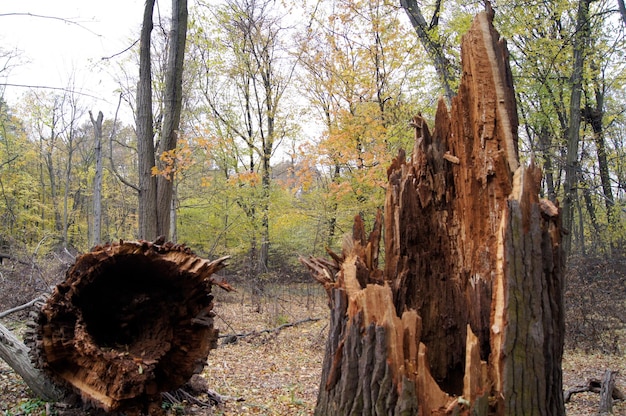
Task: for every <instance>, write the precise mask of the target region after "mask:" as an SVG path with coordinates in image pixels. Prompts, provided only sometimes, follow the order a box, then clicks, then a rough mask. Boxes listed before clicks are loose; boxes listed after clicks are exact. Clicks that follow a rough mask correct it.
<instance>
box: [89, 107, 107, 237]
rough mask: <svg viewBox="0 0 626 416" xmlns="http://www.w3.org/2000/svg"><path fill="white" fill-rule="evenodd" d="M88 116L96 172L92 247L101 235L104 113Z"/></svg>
mask: <svg viewBox="0 0 626 416" xmlns="http://www.w3.org/2000/svg"><path fill="white" fill-rule="evenodd" d="M89 118H90V119H91V124H92V125H93V132H94V140H95V147H94V149H95V159H96V172H95V175H94V179H93V220H92V221H93V225H92V228H91V240H90V245H91V246H92V247H93V246H95V245H97V244H100V238H101V236H102V230H101V228H102V120H103V119H104V114H102V111H99V112H98V117H97V118H95V119H94V117H93V114H92V113H91V111H90V112H89Z"/></svg>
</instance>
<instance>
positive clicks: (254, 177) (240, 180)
mask: <svg viewBox="0 0 626 416" xmlns="http://www.w3.org/2000/svg"><path fill="white" fill-rule="evenodd" d="M228 183H229V184H231V185H242V184H245V185H249V186H252V187H254V186H257V185H259V184H260V183H261V175H259V174H258V173H257V172H249V171H246V172H239V173H237V174H236V175H232V176H231V177H230V178H229V179H228Z"/></svg>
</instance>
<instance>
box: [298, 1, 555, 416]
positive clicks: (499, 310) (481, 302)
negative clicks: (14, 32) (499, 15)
mask: <svg viewBox="0 0 626 416" xmlns="http://www.w3.org/2000/svg"><path fill="white" fill-rule="evenodd" d="M491 19H492V16H491V15H490V14H488V13H481V14H479V15H478V16H477V17H476V18H475V20H474V22H473V24H472V27H471V29H470V31H469V32H468V33H467V34H466V35H465V36H464V37H463V40H462V46H461V54H462V66H463V77H462V79H461V84H460V87H459V91H458V94H457V95H456V96H455V97H454V98H453V99H452V105H451V108H450V109H448V108H447V107H446V104H445V102H444V101H443V100H440V101H439V106H438V109H437V114H436V118H435V126H434V131H433V133H432V134H431V132H430V129H429V128H428V126H427V123H426V121H425V120H424V119H423V118H422V117H421V116H417V117H415V119H414V120H413V127H414V128H415V144H414V148H413V154H412V157H411V159H410V160H407V158H406V156H405V153H404V151H401V152H400V153H399V154H398V156H397V157H396V158H395V159H394V161H393V163H392V165H391V166H390V167H389V169H388V171H387V174H388V180H389V184H388V187H387V194H386V201H385V207H384V210H385V213H384V220H383V215H382V213H379V214H378V216H377V220H376V222H375V224H374V227H373V230H372V232H371V233H370V234H369V235H367V234H366V232H365V227H364V224H363V222H362V220H361V218H360V217H358V216H357V217H356V218H355V223H354V228H353V233H352V237H351V238H348V239H347V240H346V241H345V243H344V247H343V250H342V253H341V254H335V253H330V254H331V257H332V260H330V261H329V260H325V259H315V258H309V259H302V261H303V263H305V265H307V266H308V267H309V268H310V270H311V271H312V272H313V275H314V277H315V278H316V279H317V280H318V281H320V282H321V283H322V284H324V286H325V287H326V289H327V292H328V294H329V306H330V309H331V324H330V330H329V337H328V343H327V346H326V355H325V358H324V363H323V372H322V381H321V384H320V390H319V395H318V401H317V407H316V411H315V414H317V415H330V414H332V415H378V414H391V415H405V414H406V415H414V414H417V415H424V416H426V415H445V414H459V412H461V414H465V413H463V412H468V411H469V414H472V415H534V414H539V415H562V414H564V404H563V393H562V371H561V358H562V353H563V336H564V318H563V255H562V249H561V245H560V243H561V230H560V213H559V210H558V208H557V207H556V206H555V205H554V204H553V203H551V202H550V201H548V200H540V199H539V197H538V194H539V184H540V179H541V172H540V169H539V168H537V167H536V166H534V165H532V164H531V165H530V166H527V167H525V166H520V163H519V160H518V149H517V123H518V121H517V112H516V106H515V94H514V90H513V84H512V76H511V72H510V68H509V66H508V52H507V50H506V45H505V43H504V41H503V40H501V39H500V37H499V34H498V33H497V32H496V31H495V30H494V29H493V26H492V24H491ZM383 233H384V235H385V242H384V247H385V267H384V269H380V268H379V267H378V256H379V247H380V245H381V241H380V239H381V235H382V234H383Z"/></svg>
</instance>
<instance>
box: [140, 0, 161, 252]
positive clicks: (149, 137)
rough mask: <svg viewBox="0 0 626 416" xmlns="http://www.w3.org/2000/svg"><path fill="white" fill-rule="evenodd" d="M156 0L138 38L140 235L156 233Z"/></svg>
mask: <svg viewBox="0 0 626 416" xmlns="http://www.w3.org/2000/svg"><path fill="white" fill-rule="evenodd" d="M154 2H155V0H146V5H145V8H144V14H143V23H142V26H141V36H140V41H139V83H138V84H137V115H136V120H135V123H136V125H137V126H136V128H137V158H138V176H139V192H138V194H139V195H138V196H139V207H138V208H139V212H138V217H139V238H144V239H147V240H154V239H155V238H156V237H157V227H156V225H157V211H156V210H157V205H156V203H157V199H156V198H157V194H156V191H157V189H156V178H155V177H154V176H153V175H152V168H154V130H153V117H152V69H151V68H152V64H151V62H150V44H151V41H150V36H151V34H152V27H153V25H152V11H153V10H154Z"/></svg>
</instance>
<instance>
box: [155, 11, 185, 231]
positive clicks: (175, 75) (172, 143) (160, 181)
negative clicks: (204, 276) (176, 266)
mask: <svg viewBox="0 0 626 416" xmlns="http://www.w3.org/2000/svg"><path fill="white" fill-rule="evenodd" d="M169 39H170V47H169V54H168V57H167V73H166V74H165V94H164V100H163V101H164V102H163V104H164V105H163V125H162V129H161V149H162V151H163V152H171V151H174V150H175V149H176V143H177V139H178V128H179V125H180V113H181V108H182V102H183V97H182V96H183V62H184V58H185V42H186V40H187V0H172V27H171V30H170V37H169ZM173 186H174V173H172V174H171V175H169V176H168V177H166V176H163V175H160V176H159V177H158V178H157V190H158V198H157V235H162V236H165V238H166V239H169V238H170V236H171V234H170V231H171V230H170V221H171V212H170V211H171V208H172V195H173Z"/></svg>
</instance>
